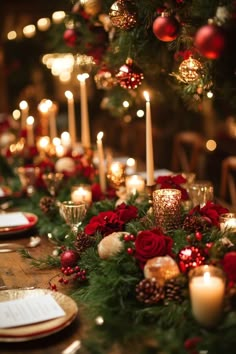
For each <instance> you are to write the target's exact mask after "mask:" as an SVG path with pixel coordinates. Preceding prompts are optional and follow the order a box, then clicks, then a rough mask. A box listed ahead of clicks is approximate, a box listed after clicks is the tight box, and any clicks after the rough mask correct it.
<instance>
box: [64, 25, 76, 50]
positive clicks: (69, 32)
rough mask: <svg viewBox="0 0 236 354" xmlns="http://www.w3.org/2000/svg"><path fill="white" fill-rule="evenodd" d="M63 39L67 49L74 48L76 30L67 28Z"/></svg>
mask: <svg viewBox="0 0 236 354" xmlns="http://www.w3.org/2000/svg"><path fill="white" fill-rule="evenodd" d="M63 39H64V41H65V43H66V45H67V46H68V47H75V46H76V44H77V40H78V35H77V32H76V30H75V29H73V28H67V29H66V30H65V32H64V34H63Z"/></svg>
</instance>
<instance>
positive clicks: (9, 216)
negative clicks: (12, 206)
mask: <svg viewBox="0 0 236 354" xmlns="http://www.w3.org/2000/svg"><path fill="white" fill-rule="evenodd" d="M28 224H29V220H28V219H27V217H26V216H25V215H24V213H22V212H20V211H17V212H12V213H2V214H0V227H11V226H21V225H28Z"/></svg>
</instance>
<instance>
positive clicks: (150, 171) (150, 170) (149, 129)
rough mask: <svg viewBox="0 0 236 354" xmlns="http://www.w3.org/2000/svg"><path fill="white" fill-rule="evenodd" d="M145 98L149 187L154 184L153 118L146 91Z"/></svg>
mask: <svg viewBox="0 0 236 354" xmlns="http://www.w3.org/2000/svg"><path fill="white" fill-rule="evenodd" d="M143 94H144V98H145V99H146V172H147V186H152V185H153V184H154V159H153V141H152V117H151V103H150V98H149V94H148V92H147V91H144V93H143Z"/></svg>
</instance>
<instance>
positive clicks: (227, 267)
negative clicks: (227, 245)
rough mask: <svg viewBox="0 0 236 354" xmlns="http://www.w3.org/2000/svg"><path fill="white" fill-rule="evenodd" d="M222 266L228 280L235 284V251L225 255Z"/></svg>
mask: <svg viewBox="0 0 236 354" xmlns="http://www.w3.org/2000/svg"><path fill="white" fill-rule="evenodd" d="M222 265H223V269H224V271H225V273H226V275H227V278H228V280H229V281H232V282H236V251H231V252H228V253H226V254H225V256H224V258H223V261H222Z"/></svg>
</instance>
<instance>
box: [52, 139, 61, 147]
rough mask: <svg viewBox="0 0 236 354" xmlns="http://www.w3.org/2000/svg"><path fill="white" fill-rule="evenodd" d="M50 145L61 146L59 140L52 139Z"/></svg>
mask: <svg viewBox="0 0 236 354" xmlns="http://www.w3.org/2000/svg"><path fill="white" fill-rule="evenodd" d="M52 143H53V145H54V146H59V145H61V139H60V138H57V137H56V138H53V139H52Z"/></svg>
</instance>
